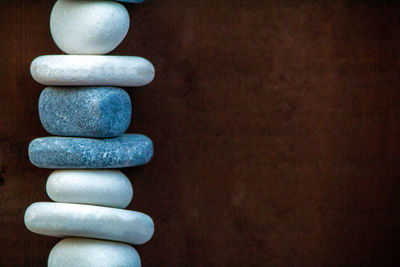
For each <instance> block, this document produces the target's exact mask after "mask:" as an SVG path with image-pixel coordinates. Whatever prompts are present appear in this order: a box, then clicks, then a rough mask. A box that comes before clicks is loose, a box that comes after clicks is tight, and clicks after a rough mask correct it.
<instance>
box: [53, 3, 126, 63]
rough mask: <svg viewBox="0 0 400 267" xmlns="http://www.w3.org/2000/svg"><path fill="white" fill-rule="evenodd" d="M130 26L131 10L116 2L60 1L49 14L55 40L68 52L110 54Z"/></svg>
mask: <svg viewBox="0 0 400 267" xmlns="http://www.w3.org/2000/svg"><path fill="white" fill-rule="evenodd" d="M128 29H129V13H128V11H127V10H126V8H125V7H124V6H123V5H121V4H119V3H116V2H114V1H90V0H59V1H57V2H56V3H55V5H54V7H53V11H52V12H51V17H50V31H51V35H52V36H53V40H54V42H55V43H56V45H57V46H58V47H59V48H60V49H61V50H62V51H64V52H65V53H67V54H77V55H84V54H87V55H96V54H107V53H108V52H110V51H112V50H114V49H115V48H116V47H117V46H118V45H119V44H120V43H121V42H122V40H123V39H124V38H125V36H126V34H127V33H128Z"/></svg>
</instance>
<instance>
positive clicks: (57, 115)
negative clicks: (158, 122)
mask: <svg viewBox="0 0 400 267" xmlns="http://www.w3.org/2000/svg"><path fill="white" fill-rule="evenodd" d="M131 115H132V106H131V100H130V97H129V95H128V93H127V92H125V91H124V90H122V89H119V88H113V87H80V88H61V87H58V88H55V87H48V88H46V89H44V90H43V92H42V93H41V95H40V98H39V116H40V121H41V122H42V125H43V127H44V128H45V129H46V130H47V131H48V132H49V133H51V134H54V135H62V136H81V137H96V138H106V137H115V136H119V135H121V134H123V133H124V132H125V131H126V130H127V129H128V127H129V123H130V121H131Z"/></svg>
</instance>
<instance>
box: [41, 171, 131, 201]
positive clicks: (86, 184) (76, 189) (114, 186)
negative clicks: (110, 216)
mask: <svg viewBox="0 0 400 267" xmlns="http://www.w3.org/2000/svg"><path fill="white" fill-rule="evenodd" d="M46 191H47V194H48V195H49V197H50V198H51V199H52V200H53V201H56V202H66V203H79V204H91V205H98V206H106V207H113V208H126V207H127V206H128V205H129V203H130V202H131V200H132V196H133V189H132V184H131V182H130V181H129V179H128V177H126V176H125V175H124V174H123V173H122V172H120V171H117V170H58V171H54V172H53V173H52V174H50V176H49V178H48V179H47V184H46Z"/></svg>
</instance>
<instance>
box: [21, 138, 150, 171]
mask: <svg viewBox="0 0 400 267" xmlns="http://www.w3.org/2000/svg"><path fill="white" fill-rule="evenodd" d="M152 156H153V144H152V142H151V140H150V139H149V138H148V137H147V136H144V135H140V134H123V135H121V136H119V137H115V138H108V139H92V138H76V137H75V138H74V137H42V138H37V139H34V140H33V141H32V142H31V143H30V144H29V159H30V161H31V162H32V164H33V165H35V166H37V167H39V168H49V169H112V168H124V167H133V166H139V165H144V164H146V163H148V162H149V161H150V160H151V158H152Z"/></svg>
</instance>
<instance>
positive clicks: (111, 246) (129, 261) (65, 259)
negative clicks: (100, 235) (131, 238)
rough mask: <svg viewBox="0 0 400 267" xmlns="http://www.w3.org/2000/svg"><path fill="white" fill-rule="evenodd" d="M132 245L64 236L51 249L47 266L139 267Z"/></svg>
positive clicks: (138, 258) (138, 260) (138, 259)
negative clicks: (64, 237)
mask: <svg viewBox="0 0 400 267" xmlns="http://www.w3.org/2000/svg"><path fill="white" fill-rule="evenodd" d="M140 266H141V263H140V257H139V254H138V253H137V251H136V249H134V248H133V247H131V246H129V245H127V244H122V243H117V242H112V241H102V240H96V239H86V238H66V239H63V240H61V241H60V242H58V243H57V245H55V246H54V248H53V249H52V250H51V252H50V255H49V260H48V267H140Z"/></svg>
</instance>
